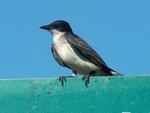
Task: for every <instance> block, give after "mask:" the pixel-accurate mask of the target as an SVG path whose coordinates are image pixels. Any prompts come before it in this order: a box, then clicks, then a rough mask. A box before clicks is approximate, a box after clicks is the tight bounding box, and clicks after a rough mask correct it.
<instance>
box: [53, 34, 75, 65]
mask: <svg viewBox="0 0 150 113" xmlns="http://www.w3.org/2000/svg"><path fill="white" fill-rule="evenodd" d="M54 45H55V47H56V50H57V52H58V54H59V56H60V57H61V59H62V60H63V61H64V62H67V63H71V62H73V61H74V60H77V59H78V58H77V55H76V54H75V52H74V50H73V49H72V48H71V46H70V45H69V44H68V42H67V40H66V39H65V37H63V36H57V37H54Z"/></svg>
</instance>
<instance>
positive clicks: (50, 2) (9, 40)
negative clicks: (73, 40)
mask: <svg viewBox="0 0 150 113" xmlns="http://www.w3.org/2000/svg"><path fill="white" fill-rule="evenodd" d="M58 19H62V20H66V21H68V22H69V23H70V25H71V26H72V28H73V31H74V32H75V33H76V34H78V35H79V36H81V37H82V38H84V40H86V41H87V42H88V43H89V44H90V45H91V46H92V47H93V48H94V49H95V50H96V51H97V52H98V53H99V54H100V56H101V57H102V58H103V59H104V61H105V62H106V63H107V65H108V66H109V67H111V68H113V69H114V70H117V71H119V72H120V73H123V74H125V75H150V0H92V1H91V2H88V1H87V0H82V1H81V0H74V1H71V0H10V1H7V0H0V78H29V77H52V76H60V75H70V74H71V71H70V70H69V69H67V68H63V67H61V66H59V65H58V64H57V63H56V62H55V60H54V59H53V57H52V54H51V51H50V45H51V44H52V36H51V35H50V33H48V32H46V31H44V30H41V29H39V27H40V26H42V25H45V24H48V23H50V22H53V21H55V20H58Z"/></svg>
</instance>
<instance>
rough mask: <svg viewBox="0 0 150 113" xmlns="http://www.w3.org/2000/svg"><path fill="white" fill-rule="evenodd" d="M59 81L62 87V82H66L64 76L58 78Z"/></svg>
mask: <svg viewBox="0 0 150 113" xmlns="http://www.w3.org/2000/svg"><path fill="white" fill-rule="evenodd" d="M59 81H60V82H61V85H62V86H63V87H64V82H67V80H66V77H65V76H61V77H59Z"/></svg>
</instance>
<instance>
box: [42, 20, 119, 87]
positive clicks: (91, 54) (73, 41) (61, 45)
mask: <svg viewBox="0 0 150 113" xmlns="http://www.w3.org/2000/svg"><path fill="white" fill-rule="evenodd" d="M40 28H41V29H44V30H47V31H49V32H50V33H51V34H52V37H53V44H52V45H51V52H52V54H53V57H54V59H55V60H56V61H57V63H58V64H59V65H61V66H63V67H67V68H69V69H70V70H72V72H73V74H72V75H71V76H60V77H59V80H60V82H61V84H62V86H64V82H66V78H67V77H76V76H77V74H81V75H83V77H82V80H83V81H85V85H86V87H88V84H89V78H90V77H91V76H116V75H121V74H120V73H119V72H117V71H114V70H113V69H111V68H109V67H108V66H107V65H106V63H105V62H104V61H103V59H102V58H101V57H100V56H99V55H98V53H97V52H96V51H95V50H94V49H93V48H92V47H91V46H90V45H89V44H88V43H87V42H86V41H84V40H83V38H81V37H79V36H78V35H76V34H75V33H74V32H73V30H72V28H71V26H70V24H69V23H68V22H67V21H64V20H56V21H54V22H52V23H50V24H48V25H44V26H41V27H40Z"/></svg>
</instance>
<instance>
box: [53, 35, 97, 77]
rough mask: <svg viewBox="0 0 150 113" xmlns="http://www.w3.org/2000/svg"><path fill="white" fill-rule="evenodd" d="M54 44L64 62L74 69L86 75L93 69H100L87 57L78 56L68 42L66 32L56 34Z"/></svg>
mask: <svg viewBox="0 0 150 113" xmlns="http://www.w3.org/2000/svg"><path fill="white" fill-rule="evenodd" d="M54 46H55V47H56V50H57V52H58V54H59V56H60V57H61V59H62V60H63V62H64V63H65V64H66V65H67V66H69V67H70V68H71V69H72V70H74V71H76V72H78V73H80V74H84V75H86V74H89V73H90V72H91V71H93V70H97V69H99V67H97V66H96V65H94V64H93V63H91V62H90V61H88V60H87V59H85V58H83V57H82V56H78V55H77V54H76V53H75V52H74V50H73V49H72V48H71V47H70V45H69V44H68V43H67V40H66V39H65V37H64V34H59V35H55V36H54ZM81 57H82V59H81Z"/></svg>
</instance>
